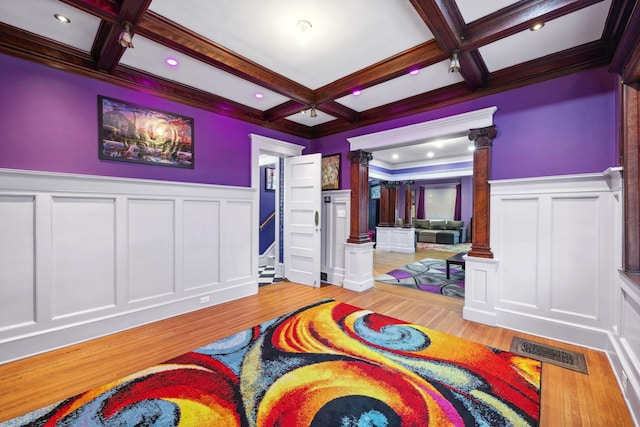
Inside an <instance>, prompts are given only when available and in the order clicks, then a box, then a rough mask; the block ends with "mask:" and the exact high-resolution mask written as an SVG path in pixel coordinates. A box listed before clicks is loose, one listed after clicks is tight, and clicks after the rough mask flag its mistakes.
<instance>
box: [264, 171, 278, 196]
mask: <svg viewBox="0 0 640 427" xmlns="http://www.w3.org/2000/svg"><path fill="white" fill-rule="evenodd" d="M264 189H265V190H269V191H276V170H275V169H274V168H264Z"/></svg>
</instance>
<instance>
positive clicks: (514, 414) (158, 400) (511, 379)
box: [0, 300, 540, 427]
mask: <svg viewBox="0 0 640 427" xmlns="http://www.w3.org/2000/svg"><path fill="white" fill-rule="evenodd" d="M539 409H540V362H539V361H536V360H533V359H529V358H527V357H523V356H519V355H517V354H515V353H510V352H506V351H500V350H496V349H492V348H489V347H485V346H483V345H480V344H477V343H474V342H471V341H467V340H464V339H462V338H458V337H455V336H451V335H447V334H444V333H440V332H437V331H435V330H431V329H428V328H425V327H422V326H418V325H413V324H408V323H406V322H403V321H400V320H397V319H394V318H391V317H387V316H384V315H381V314H376V313H374V312H371V311H369V310H363V309H360V308H357V307H354V306H351V305H347V304H344V303H339V302H335V301H331V300H324V301H321V302H318V303H316V304H314V305H311V306H308V307H305V308H303V309H300V310H298V311H295V312H292V313H289V314H287V315H284V316H282V317H279V318H277V319H274V320H271V321H268V322H265V323H263V324H261V325H259V326H255V327H253V328H251V329H247V330H245V331H242V332H239V333H237V334H235V335H232V336H230V337H228V338H226V339H223V340H220V341H217V342H214V343H212V344H210V345H206V346H204V347H202V348H199V349H197V350H195V351H193V352H190V353H186V354H184V355H182V356H179V357H177V358H175V359H172V360H168V361H167V362H165V363H163V364H160V365H157V366H153V367H151V368H148V369H145V370H143V371H140V372H137V373H135V374H132V375H130V376H128V377H125V378H122V379H120V380H118V381H114V382H112V383H110V384H107V385H105V386H103V387H98V388H96V389H94V390H90V391H88V392H86V393H84V394H81V395H78V396H76V397H73V398H70V399H67V400H65V401H62V402H60V403H58V404H55V405H52V406H50V407H47V408H44V409H41V410H39V411H35V412H32V413H30V414H27V415H25V416H22V417H19V418H17V419H14V420H12V421H9V422H7V423H4V424H0V425H2V426H17V425H20V426H22V425H30V426H139V425H144V426H152V425H153V426H178V425H180V426H224V427H230V426H283V427H289V426H322V427H324V426H372V427H373V426H380V427H381V426H388V427H392V426H537V425H539V413H540V411H539Z"/></svg>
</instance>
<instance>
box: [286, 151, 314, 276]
mask: <svg viewBox="0 0 640 427" xmlns="http://www.w3.org/2000/svg"><path fill="white" fill-rule="evenodd" d="M321 162H322V155H321V154H308V155H305V156H298V157H287V158H285V159H284V176H285V178H284V206H285V212H284V272H285V274H284V275H285V277H286V278H287V279H289V280H290V281H292V282H296V283H301V284H303V285H309V286H313V287H316V288H319V287H320V255H321V253H320V246H321V244H320V242H321V239H320V236H321V234H320V224H321V223H320V203H321V201H320V199H321V197H322V188H321V183H320V168H321Z"/></svg>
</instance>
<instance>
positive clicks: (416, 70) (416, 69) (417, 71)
mask: <svg viewBox="0 0 640 427" xmlns="http://www.w3.org/2000/svg"><path fill="white" fill-rule="evenodd" d="M419 73H420V69H419V68H414V69H413V70H411V71H409V74H411V75H412V76H415V75H416V74H419Z"/></svg>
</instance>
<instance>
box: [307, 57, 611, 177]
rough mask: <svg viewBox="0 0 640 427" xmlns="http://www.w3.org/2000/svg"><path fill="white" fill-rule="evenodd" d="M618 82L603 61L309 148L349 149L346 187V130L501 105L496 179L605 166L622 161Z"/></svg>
mask: <svg viewBox="0 0 640 427" xmlns="http://www.w3.org/2000/svg"><path fill="white" fill-rule="evenodd" d="M616 87H617V78H616V76H615V75H614V74H609V73H608V72H607V69H606V68H605V67H601V68H597V69H592V70H587V71H582V72H579V73H575V74H571V75H568V76H564V77H560V78H557V79H553V80H549V81H546V82H543V83H538V84H534V85H530V86H526V87H523V88H519V89H514V90H511V91H508V92H504V93H499V94H495V95H489V96H485V97H483V98H480V99H476V100H473V101H468V102H464V103H460V104H456V105H452V106H449V107H445V108H440V109H438V110H434V111H429V112H426V113H420V114H416V115H414V116H410V117H405V118H402V119H397V120H392V121H389V122H385V123H379V124H376V125H371V126H367V127H363V128H360V129H356V130H352V131H348V132H342V133H340V134H336V135H331V136H327V137H325V138H320V139H317V140H314V141H312V143H311V144H312V145H311V150H312V152H321V153H323V154H333V153H337V152H343V153H345V154H343V165H344V166H347V167H344V166H343V168H342V187H343V188H350V177H349V170H348V169H349V168H348V165H349V163H348V160H347V158H346V153H347V152H348V151H349V143H348V141H347V138H349V137H353V136H359V135H366V134H370V133H374V132H379V131H382V130H387V129H392V128H397V127H402V126H407V125H411V124H415V123H422V122H426V121H430V120H435V119H439V118H443V117H447V116H451V115H455V114H461V113H465V112H469V111H473V110H478V109H482V108H487V107H492V106H496V107H498V111H497V112H496V113H495V115H494V123H495V124H496V126H497V128H498V136H497V137H496V138H495V140H494V142H493V148H492V165H491V178H492V179H507V178H523V177H536V176H549V175H565V174H575V173H591V172H602V171H604V170H605V169H607V168H609V167H611V166H617V137H616V135H617V124H616V123H617V116H616V114H617V113H616V109H617V103H616V101H615V100H616V92H617V90H616Z"/></svg>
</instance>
